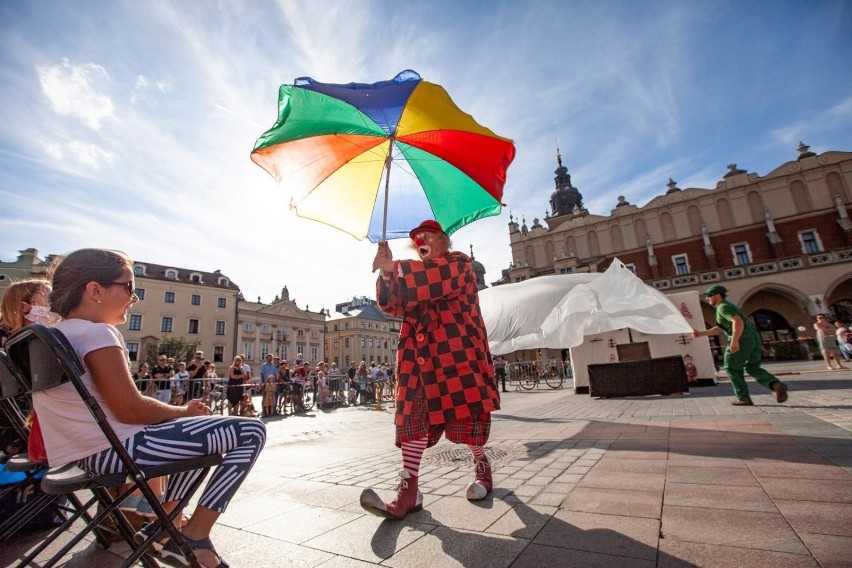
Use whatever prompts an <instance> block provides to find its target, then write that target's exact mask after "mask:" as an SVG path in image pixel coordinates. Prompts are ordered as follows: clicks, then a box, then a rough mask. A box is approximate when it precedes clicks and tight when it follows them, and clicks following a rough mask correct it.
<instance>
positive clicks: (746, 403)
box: [731, 398, 754, 406]
mask: <svg viewBox="0 0 852 568" xmlns="http://www.w3.org/2000/svg"><path fill="white" fill-rule="evenodd" d="M731 406H754V403H753V402H752V401H751V399H750V398H746V399H740V398H738V399H736V400H734V401H733V402H732V403H731Z"/></svg>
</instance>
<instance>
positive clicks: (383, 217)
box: [382, 139, 393, 241]
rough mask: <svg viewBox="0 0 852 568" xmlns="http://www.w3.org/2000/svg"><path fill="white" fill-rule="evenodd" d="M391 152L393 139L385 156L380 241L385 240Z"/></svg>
mask: <svg viewBox="0 0 852 568" xmlns="http://www.w3.org/2000/svg"><path fill="white" fill-rule="evenodd" d="M391 152H393V139H391V140H390V144H388V155H387V156H385V170H386V173H385V210H384V215H383V216H382V240H383V241H386V240H387V228H388V189H389V187H390V172H391V162H393V158H392V157H391Z"/></svg>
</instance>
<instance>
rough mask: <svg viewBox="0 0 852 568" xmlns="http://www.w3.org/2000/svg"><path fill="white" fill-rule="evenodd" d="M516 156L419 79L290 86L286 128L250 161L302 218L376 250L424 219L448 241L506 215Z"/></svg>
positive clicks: (283, 97) (273, 133)
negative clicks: (511, 167)
mask: <svg viewBox="0 0 852 568" xmlns="http://www.w3.org/2000/svg"><path fill="white" fill-rule="evenodd" d="M514 157H515V147H514V145H513V144H512V141H511V140H510V139H508V138H503V137H501V136H497V135H496V134H495V133H494V132H492V131H491V130H489V129H488V128H485V127H484V126H482V125H480V124H479V123H477V122H476V121H475V120H474V119H473V117H471V116H470V115H468V114H466V113H464V112H462V111H461V110H460V109H459V108H458V107H456V105H455V104H454V103H453V101H452V99H451V98H450V96H449V95H448V94H447V92H446V91H445V90H444V89H443V88H442V87H440V86H439V85H435V84H433V83H429V82H427V81H424V80H422V79H421V78H420V75H418V74H417V73H416V72H414V71H411V70H408V71H403V72H401V73H399V74H398V75H397V76H396V77H394V78H393V79H391V80H390V81H381V82H378V83H372V84H363V83H349V84H345V85H343V84H332V83H321V82H319V81H315V80H313V79H311V78H309V77H303V78H299V79H296V81H295V82H294V84H293V85H282V86H281V88H280V90H279V94H278V121H277V122H276V123H275V125H273V127H272V128H270V129H269V130H268V131H266V132H265V133H264V134H263V135H262V136H261V137H260V138H258V140H257V142H256V143H255V147H254V151H253V152H252V154H251V159H252V160H253V161H254V162H255V163H257V164H258V165H259V166H261V167H262V168H264V169H265V170H266V171H268V172H269V173H270V174H271V175H272V177H274V178H275V179H276V180H278V182H280V183H281V184H282V185H284V186H285V188H286V189H287V190H288V191H289V192H290V197H291V206H292V207H294V208H295V210H296V213H297V214H298V215H299V216H301V217H307V218H310V219H314V220H316V221H320V222H322V223H326V224H328V225H331V226H333V227H336V228H338V229H340V230H342V231H345V232H347V233H349V234H350V235H352V236H354V237H355V238H357V239H359V240H360V239H364V238H365V237H369V239H370V240H371V241H373V242H376V241H378V240H382V239H384V238H397V237H407V236H408V231H410V230H411V229H412V228H413V227H415V226H417V224H418V223H419V222H420V221H422V220H423V219H425V218H430V217H431V218H434V219H435V220H437V221H438V222H439V223H440V224H441V226H442V227H443V228H444V231H445V232H446V233H447V234H448V235H449V234H452V233H453V232H454V231H456V230H457V229H459V228H461V227H463V226H464V225H467V224H468V223H471V222H472V221H475V220H477V219H481V218H483V217H488V216H491V215H497V214H499V213H500V208H501V199H502V197H503V186H504V184H505V183H506V169H507V168H508V167H509V164H510V163H511V162H512V160H513V159H514ZM391 165H393V166H394V185H393V187H392V188H390V189H389V187H388V182H389V176H390V173H391ZM383 176H384V178H385V196H384V199H382V200H380V199H378V195H379V189H380V187H381V185H382V184H381V180H382V177H383Z"/></svg>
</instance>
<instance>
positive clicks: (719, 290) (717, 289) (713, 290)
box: [704, 284, 728, 296]
mask: <svg viewBox="0 0 852 568" xmlns="http://www.w3.org/2000/svg"><path fill="white" fill-rule="evenodd" d="M713 294H722V295H723V296H727V295H728V289H727V288H725V287H724V286H720V285H718V284H715V285H713V286H710V287H709V288H707V291H706V292H704V295H705V296H712V295H713Z"/></svg>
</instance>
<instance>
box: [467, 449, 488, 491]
mask: <svg viewBox="0 0 852 568" xmlns="http://www.w3.org/2000/svg"><path fill="white" fill-rule="evenodd" d="M473 472H474V474H475V475H476V479H475V480H474V481H473V482H472V483H471V484H470V485H468V486H467V499H468V501H481V500H482V499H485V498H486V497H487V496H488V494H489V493H491V489H492V488H493V483H492V481H491V464H490V463H489V462H488V458H485V459H484V460H477V459H474V460H473Z"/></svg>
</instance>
